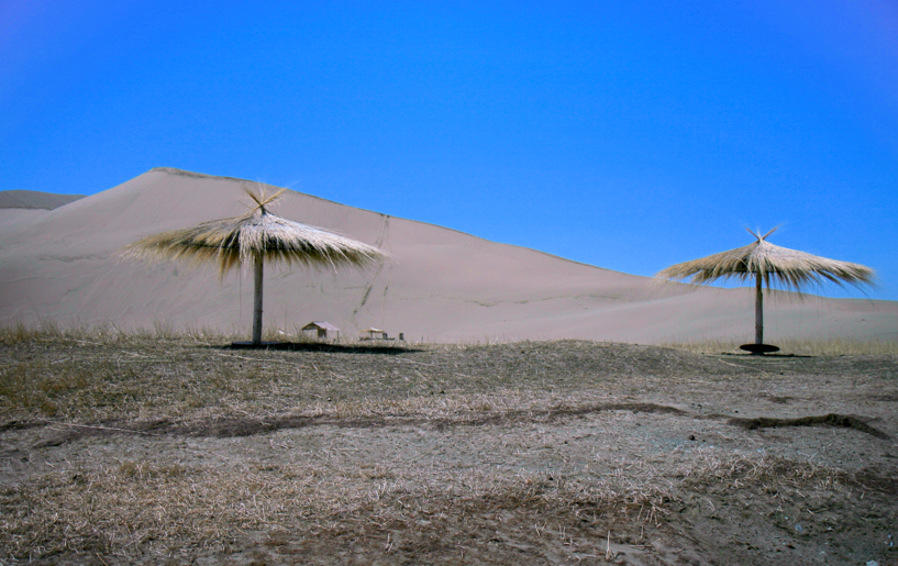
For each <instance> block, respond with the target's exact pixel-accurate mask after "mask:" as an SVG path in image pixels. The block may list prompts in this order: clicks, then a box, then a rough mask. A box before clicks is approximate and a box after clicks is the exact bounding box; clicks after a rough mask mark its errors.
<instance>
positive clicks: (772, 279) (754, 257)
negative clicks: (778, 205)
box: [657, 228, 873, 291]
mask: <svg viewBox="0 0 898 566" xmlns="http://www.w3.org/2000/svg"><path fill="white" fill-rule="evenodd" d="M775 230H776V228H774V229H773V230H771V231H770V232H767V233H766V234H764V235H763V236H760V235H758V234H756V233H754V232H752V231H751V230H749V232H750V233H751V234H752V235H753V236H755V237H756V238H757V241H756V242H753V243H751V244H749V245H747V246H743V247H741V248H736V249H733V250H729V251H726V252H721V253H718V254H713V255H709V256H707V257H703V258H701V259H694V260H692V261H687V262H684V263H678V264H676V265H672V266H670V267H668V268H667V269H664V270H663V271H660V272H659V273H658V275H657V276H658V277H663V278H664V279H675V280H685V279H689V281H690V282H691V283H709V282H711V281H716V280H717V279H738V280H740V281H754V280H756V278H757V277H758V276H760V277H761V279H762V281H763V282H764V284H765V285H767V286H768V287H770V286H771V284H780V285H782V286H784V287H786V288H787V289H792V290H795V291H800V290H801V289H802V288H803V287H806V286H807V285H810V284H814V283H822V282H824V281H829V282H832V283H836V284H838V285H842V284H844V283H850V284H853V285H858V284H863V283H871V282H872V280H873V270H872V269H870V268H869V267H866V266H863V265H860V264H857V263H849V262H847V261H837V260H834V259H828V258H825V257H820V256H816V255H812V254H809V253H805V252H801V251H798V250H790V249H789V248H783V247H780V246H776V245H774V244H771V243H770V242H768V241H767V240H766V238H767V236H769V235H770V234H772V233H773V232H774V231H775Z"/></svg>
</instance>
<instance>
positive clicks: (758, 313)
mask: <svg viewBox="0 0 898 566" xmlns="http://www.w3.org/2000/svg"><path fill="white" fill-rule="evenodd" d="M763 343H764V288H763V286H762V279H761V273H760V272H758V274H757V281H756V283H755V344H763Z"/></svg>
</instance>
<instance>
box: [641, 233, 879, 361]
mask: <svg viewBox="0 0 898 566" xmlns="http://www.w3.org/2000/svg"><path fill="white" fill-rule="evenodd" d="M775 231H776V228H774V229H773V230H771V231H769V232H767V233H766V234H764V235H763V236H761V235H760V232H753V231H751V230H749V231H748V232H749V233H750V234H751V235H752V236H754V237H755V238H757V240H756V241H755V242H753V243H751V244H749V245H747V246H743V247H741V248H736V249H733V250H729V251H726V252H721V253H718V254H714V255H709V256H707V257H703V258H701V259H695V260H692V261H687V262H684V263H678V264H676V265H672V266H670V267H668V268H667V269H664V270H662V271H660V272H658V274H657V275H656V277H662V278H664V279H673V280H678V281H682V280H687V279H688V280H689V282H690V283H709V282H711V281H716V280H718V279H737V280H739V281H753V282H754V283H755V289H756V292H755V343H754V344H746V345H745V346H743V349H746V350H749V351H752V352H758V353H763V352H764V351H776V349H777V348H776V347H775V346H768V345H766V344H764V306H763V305H764V296H763V286H764V285H766V286H767V288H768V289H769V288H770V287H771V284H774V283H775V284H779V285H781V286H783V287H785V288H786V289H790V290H794V291H798V292H800V291H801V290H802V288H804V287H806V286H808V285H811V284H817V283H823V282H827V281H829V282H832V283H836V284H838V285H844V284H846V283H848V284H851V285H862V284H872V283H873V276H874V273H873V270H872V269H870V268H869V267H866V266H863V265H860V264H857V263H848V262H846V261H837V260H834V259H827V258H825V257H820V256H815V255H811V254H809V253H805V252H801V251H797V250H791V249H789V248H783V247H780V246H776V245H773V244H771V243H770V242H768V241H767V237H768V236H769V235H770V234H772V233H773V232H775Z"/></svg>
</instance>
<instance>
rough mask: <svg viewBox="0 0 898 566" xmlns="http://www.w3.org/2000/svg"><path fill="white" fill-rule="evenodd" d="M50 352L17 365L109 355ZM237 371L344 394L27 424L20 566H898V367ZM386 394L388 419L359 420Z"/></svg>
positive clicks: (14, 446)
mask: <svg viewBox="0 0 898 566" xmlns="http://www.w3.org/2000/svg"><path fill="white" fill-rule="evenodd" d="M29 348H30V346H22V345H19V346H18V347H17V349H16V350H15V352H14V353H9V352H7V355H9V356H12V355H14V356H15V357H16V358H17V359H19V360H23V359H29V360H32V363H37V362H36V361H35V360H39V359H41V358H43V359H44V360H45V361H47V360H51V361H52V360H63V362H61V363H68V362H66V360H71V359H73V358H76V357H77V356H79V355H84V356H87V352H88V351H90V350H91V346H82V347H78V346H74V347H72V346H69V347H66V348H64V349H62V350H56V349H54V348H53V347H49V348H47V347H41V348H32V349H29ZM125 350H126V351H127V352H128V353H129V355H130V354H133V356H145V357H147V358H149V357H151V356H154V355H158V354H154V353H153V352H146V351H144V350H141V349H140V348H138V347H136V346H129V347H127V348H125ZM29 352H30V354H29ZM185 352H187V353H189V354H190V355H196V356H199V357H200V358H201V357H202V356H204V355H205V356H210V354H208V353H206V350H201V351H199V353H196V352H193V350H190V349H189V348H187V349H185ZM191 352H193V353H191ZM133 356H132V358H133ZM228 356H234V357H233V358H231V357H228ZM218 358H222V359H225V360H226V361H227V362H228V363H235V364H239V367H240V368H242V370H243V371H250V369H252V368H256V369H258V368H260V367H266V368H274V369H270V371H274V372H284V371H287V372H288V373H289V371H290V369H289V368H291V367H292V368H296V367H303V368H306V369H309V371H306V372H304V373H303V380H304V381H305V380H310V379H314V376H315V375H318V376H319V379H321V380H323V379H324V376H326V375H330V376H337V375H339V376H344V377H346V383H344V384H343V385H340V384H339V383H338V382H336V381H333V380H334V379H336V378H335V377H332V380H331V382H330V384H329V385H327V386H326V387H324V388H323V389H316V390H314V391H317V393H313V392H311V391H312V390H309V392H304V393H303V396H307V397H308V398H306V399H305V401H297V400H296V399H292V400H284V401H283V403H284V406H270V405H269V402H268V401H266V400H264V399H262V393H252V392H251V391H252V389H251V388H249V389H247V390H246V391H244V392H243V394H244V397H241V392H240V391H239V390H237V391H231V390H229V391H228V392H222V393H220V395H221V396H222V397H228V396H233V397H234V398H235V399H242V401H241V403H242V404H238V405H229V408H227V409H223V408H222V409H216V408H214V407H212V408H211V409H210V408H209V407H198V408H196V409H194V410H192V412H190V411H188V412H187V413H184V414H180V415H174V414H166V410H167V409H160V408H153V406H152V404H150V403H149V402H141V403H138V405H137V407H138V409H137V410H130V409H129V411H127V412H125V413H115V414H111V415H110V418H105V419H102V420H93V421H91V420H90V419H85V418H81V419H77V418H63V417H62V416H56V417H51V418H43V417H40V416H38V413H35V412H34V411H32V412H30V413H28V412H25V413H21V414H19V415H18V416H17V417H15V418H11V419H8V420H7V421H6V422H5V423H4V424H3V425H2V428H0V494H2V498H0V505H2V506H0V509H2V517H3V518H2V519H0V520H2V521H3V522H4V525H3V526H4V529H0V531H3V532H5V534H3V535H0V563H4V564H13V563H18V562H28V561H29V560H32V559H33V560H34V561H35V562H36V563H72V564H74V563H78V564H85V563H86V564H112V563H117V564H125V563H135V562H138V563H140V562H143V563H159V562H165V561H170V562H171V563H195V564H218V563H224V564H353V563H355V564H422V563H441V564H457V563H466V564H511V563H522V562H523V563H527V564H605V563H614V564H735V563H738V564H868V563H870V561H876V562H877V563H878V564H880V565H883V564H896V563H898V549H896V547H895V546H894V544H893V543H894V541H895V537H898V503H896V502H898V445H896V440H895V439H896V438H898V412H896V410H895V409H896V403H898V366H896V363H895V362H896V359H895V358H894V357H889V356H884V357H883V356H879V357H872V356H850V357H849V356H841V357H765V358H758V357H747V356H726V355H718V356H700V355H695V354H687V353H683V352H674V351H671V350H664V349H658V348H647V347H637V346H625V345H617V346H615V345H604V346H601V347H599V346H597V345H595V344H590V343H570V342H567V343H557V344H556V345H555V346H553V345H551V344H539V343H523V344H518V345H515V344H512V345H497V346H482V347H465V348H455V349H450V350H446V349H445V348H436V349H431V348H421V349H415V350H408V351H405V350H402V351H400V353H399V354H397V355H381V354H377V353H371V352H367V351H364V352H359V353H352V351H351V350H350V351H346V352H336V353H335V352H309V351H296V352H279V353H274V352H268V353H264V352H249V353H231V352H228V351H223V352H222V353H220V354H219V353H217V352H216V353H215V359H218ZM85 359H87V358H86V357H85ZM138 361H139V360H138ZM23 363H24V362H23ZM204 363H205V362H204ZM121 366H122V362H121V361H119V367H121ZM41 367H51V366H41ZM229 367H230V366H229ZM235 367H236V366H235ZM285 367H286V368H287V369H284V368H285ZM310 368H314V371H317V372H318V373H317V374H314V373H309V372H310V371H313V370H312V369H310ZM226 369H227V368H219V371H222V372H224V371H225V370H226ZM98 371H100V370H98ZM184 371H185V372H189V371H190V369H189V367H188V368H186V369H185V370H184ZM205 371H210V368H208V367H207V368H206V370H205ZM254 371H255V370H254ZM366 371H367V372H368V373H366ZM354 372H359V373H358V375H367V376H368V377H369V378H371V379H373V380H375V381H374V383H373V384H371V383H369V384H367V385H364V384H362V383H361V382H362V378H354V377H352V376H353V375H356V373H354ZM488 374H489V375H490V377H489V378H487V377H486V376H487V375H488ZM279 375H280V374H279ZM347 376H348V377H347ZM481 376H482V378H481ZM239 379H245V378H244V377H239ZM377 380H382V382H383V384H384V387H383V392H382V395H381V397H382V398H381V399H379V400H375V401H372V402H367V401H364V400H358V399H356V398H355V397H353V396H354V395H355V393H354V392H353V391H354V390H355V388H356V387H358V388H364V387H368V386H373V387H376V384H377ZM515 380H518V381H515ZM353 381H355V385H353ZM478 381H479V384H478V383H477V382H478ZM403 382H404V383H405V384H406V386H405V387H404V388H403V387H398V386H396V385H394V384H396V383H403ZM279 383H280V382H279ZM282 385H283V384H281V385H279V387H281V386H282ZM228 387H231V386H228ZM310 387H311V386H310ZM279 391H280V393H279V394H278V396H280V397H281V398H282V399H283V398H284V396H285V395H287V393H285V392H287V391H288V389H280V390H279ZM413 391H416V392H417V393H415V394H412V393H411V392H413ZM74 394H75V393H73V395H74ZM216 394H218V393H216ZM326 395H332V397H325V396H326ZM341 395H344V397H340V396H341ZM222 402H223V403H224V401H222ZM254 406H255V407H257V409H256V410H253V409H252V407H254ZM287 406H293V407H294V408H293V409H292V410H287V408H286V407H287ZM263 407H264V408H263ZM97 410H98V409H97ZM765 419H766V420H765Z"/></svg>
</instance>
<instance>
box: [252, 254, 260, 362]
mask: <svg viewBox="0 0 898 566" xmlns="http://www.w3.org/2000/svg"><path fill="white" fill-rule="evenodd" d="M254 279H255V295H254V298H253V344H261V343H262V254H257V255H256V258H255V265H254Z"/></svg>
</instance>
